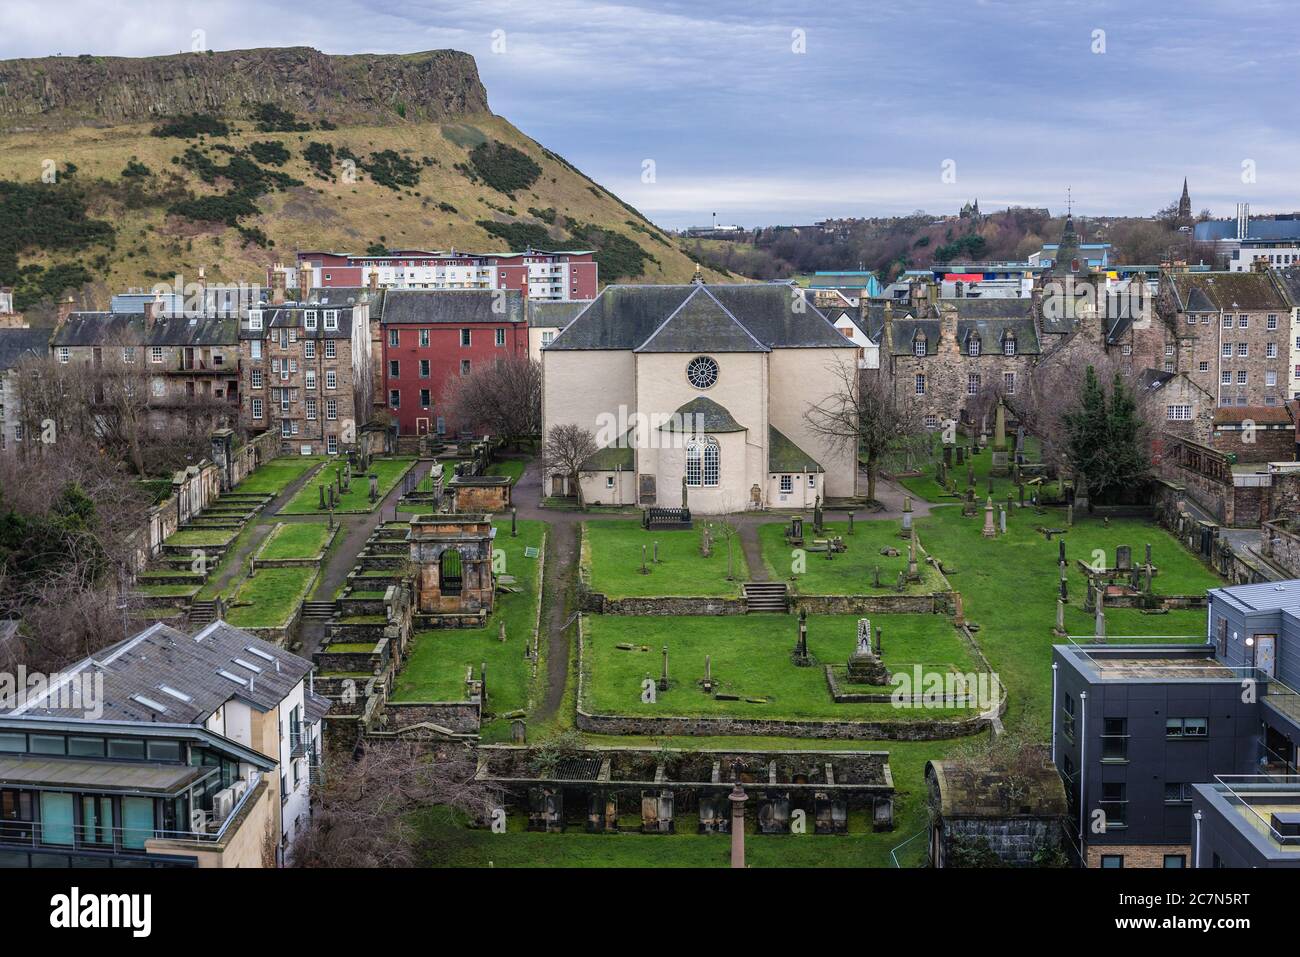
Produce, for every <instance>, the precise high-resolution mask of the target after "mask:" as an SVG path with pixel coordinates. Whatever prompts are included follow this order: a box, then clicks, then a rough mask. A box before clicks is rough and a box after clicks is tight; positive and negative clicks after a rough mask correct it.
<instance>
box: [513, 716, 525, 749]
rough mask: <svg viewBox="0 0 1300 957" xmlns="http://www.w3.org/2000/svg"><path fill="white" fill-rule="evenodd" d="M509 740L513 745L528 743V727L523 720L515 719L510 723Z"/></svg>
mask: <svg viewBox="0 0 1300 957" xmlns="http://www.w3.org/2000/svg"><path fill="white" fill-rule="evenodd" d="M510 740H511V741H512V742H514V743H515V744H527V743H528V725H526V724H525V723H524V719H523V718H515V720H513V721H511V722H510Z"/></svg>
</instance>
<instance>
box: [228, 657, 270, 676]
mask: <svg viewBox="0 0 1300 957" xmlns="http://www.w3.org/2000/svg"><path fill="white" fill-rule="evenodd" d="M230 660H231V661H233V662H234V663H235V664H237V665H239V667H241V668H247V669H248V670H249V671H251V672H253V674H257V675H260V674H261V673H262V669H261V668H259V667H258V666H257V665H255V664H253V663H251V662H248V661H245V660H244V659H243V658H232V659H230Z"/></svg>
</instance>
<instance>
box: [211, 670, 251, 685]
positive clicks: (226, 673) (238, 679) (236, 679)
mask: <svg viewBox="0 0 1300 957" xmlns="http://www.w3.org/2000/svg"><path fill="white" fill-rule="evenodd" d="M217 674H219V675H221V677H223V678H229V679H230V680H231V681H233V682H235V684H241V685H243V686H244V687H248V679H247V678H241V677H239V675H232V674H231V673H230V672H229V671H224V670H222V669H217Z"/></svg>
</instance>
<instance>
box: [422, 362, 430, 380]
mask: <svg viewBox="0 0 1300 957" xmlns="http://www.w3.org/2000/svg"><path fill="white" fill-rule="evenodd" d="M420 378H421V379H427V378H429V360H428V359H421V360H420Z"/></svg>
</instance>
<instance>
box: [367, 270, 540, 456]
mask: <svg viewBox="0 0 1300 957" xmlns="http://www.w3.org/2000/svg"><path fill="white" fill-rule="evenodd" d="M379 330H380V340H381V342H382V350H383V353H382V357H383V361H382V363H381V367H380V375H381V377H382V381H383V390H382V391H381V392H380V394H379V395H378V396H376V401H377V402H382V403H383V404H384V405H385V406H387V408H388V410H389V412H391V413H392V415H393V416H394V417H395V418H396V419H397V423H398V434H399V435H428V434H430V433H437V434H440V435H443V434H446V435H455V434H456V433H457V432H459V431H462V430H469V429H472V428H473V427H474V423H472V422H469V423H466V422H452V421H448V419H447V416H445V415H444V414H443V413H442V411H441V409H442V401H443V396H444V392H445V389H446V387H447V384H448V382H450V381H451V380H452V379H453V378H454V377H457V376H466V375H470V374H471V373H472V372H473V371H474V370H475V369H478V368H481V367H483V366H484V365H486V364H487V363H492V362H499V361H502V360H505V359H508V358H511V357H516V356H518V357H523V358H527V357H528V321H527V319H526V317H525V310H524V299H523V296H522V295H520V293H519V292H518V291H516V290H486V289H485V290H478V289H455V290H451V289H444V290H408V289H390V290H388V291H387V292H386V293H385V294H384V302H383V307H382V309H381V311H380V314H379Z"/></svg>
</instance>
